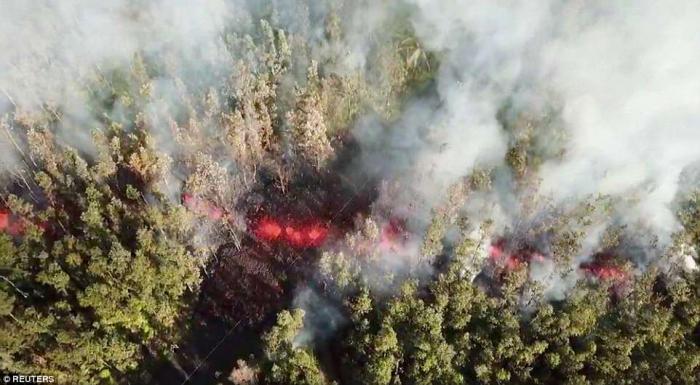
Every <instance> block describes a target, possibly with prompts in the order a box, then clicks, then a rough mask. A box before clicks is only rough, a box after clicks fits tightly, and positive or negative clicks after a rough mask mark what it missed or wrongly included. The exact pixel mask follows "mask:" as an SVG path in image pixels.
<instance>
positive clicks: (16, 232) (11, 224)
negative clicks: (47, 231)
mask: <svg viewBox="0 0 700 385" xmlns="http://www.w3.org/2000/svg"><path fill="white" fill-rule="evenodd" d="M24 221H25V220H24V219H22V218H17V217H13V215H12V213H10V212H9V211H7V210H0V232H4V233H6V234H9V235H11V236H13V237H19V236H21V235H24V233H25V232H26V231H27V225H26V224H25V222H24ZM39 226H40V227H42V226H41V224H40V225H39ZM42 228H43V227H42Z"/></svg>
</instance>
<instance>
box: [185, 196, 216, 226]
mask: <svg viewBox="0 0 700 385" xmlns="http://www.w3.org/2000/svg"><path fill="white" fill-rule="evenodd" d="M182 203H183V204H184V205H185V207H187V209H188V210H190V211H192V212H194V213H196V214H199V215H204V216H206V217H207V218H209V219H211V220H213V221H218V220H220V219H221V218H223V216H224V210H223V209H221V207H218V206H216V205H215V204H213V203H211V202H209V201H207V200H206V199H202V198H199V197H196V196H194V195H192V194H182Z"/></svg>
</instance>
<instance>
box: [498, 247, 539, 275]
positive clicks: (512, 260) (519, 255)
mask: <svg viewBox="0 0 700 385" xmlns="http://www.w3.org/2000/svg"><path fill="white" fill-rule="evenodd" d="M489 260H490V261H491V263H492V264H493V265H496V266H501V267H503V268H504V269H506V270H508V271H510V270H515V269H518V268H520V267H521V266H523V265H526V264H529V263H531V262H538V263H541V262H544V256H543V255H542V254H540V253H539V252H537V251H534V250H532V249H531V248H520V249H518V250H515V251H510V250H507V249H506V241H505V239H499V240H497V241H496V242H494V243H492V244H491V245H490V246H489Z"/></svg>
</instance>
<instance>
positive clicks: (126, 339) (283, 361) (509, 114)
mask: <svg viewBox="0 0 700 385" xmlns="http://www.w3.org/2000/svg"><path fill="white" fill-rule="evenodd" d="M346 7H350V5H346ZM343 12H344V10H343V9H338V10H335V11H332V12H329V13H328V14H327V15H326V17H325V19H324V20H322V22H321V23H320V24H321V25H323V33H324V41H325V42H326V44H327V46H324V47H323V49H316V48H318V47H315V46H314V47H312V46H311V44H316V43H314V42H310V41H308V40H307V39H306V37H305V36H301V35H295V34H294V33H293V32H288V31H285V30H284V29H283V25H277V24H276V23H275V21H274V17H268V16H269V14H268V12H266V11H265V12H262V14H261V15H260V16H261V18H262V21H260V22H259V23H257V24H256V26H255V28H254V29H253V31H249V33H248V34H236V33H233V32H232V33H231V34H230V35H228V36H226V39H224V40H225V41H226V49H227V53H228V54H229V55H230V56H231V60H230V61H231V68H229V71H228V72H226V73H215V76H214V77H215V78H216V80H215V81H213V82H205V81H194V80H192V79H188V78H179V77H178V75H177V74H176V73H175V72H173V73H171V72H169V70H170V68H169V66H168V63H167V62H166V63H163V62H161V58H158V57H149V56H148V55H146V54H144V55H137V56H136V57H135V58H134V59H133V61H132V63H131V66H130V68H126V69H125V68H120V69H116V70H114V71H110V72H107V73H105V72H101V71H96V72H95V74H94V76H93V77H92V78H91V80H90V82H89V84H86V85H85V94H86V100H88V101H89V104H88V105H87V106H86V107H85V109H86V110H88V111H89V115H90V117H91V119H90V120H88V121H89V122H90V124H94V126H89V127H88V126H86V127H79V130H78V131H80V132H87V131H90V130H92V135H91V136H90V139H89V140H84V141H81V142H80V143H77V141H76V142H75V143H74V142H71V141H70V140H66V138H65V132H73V131H69V130H68V129H67V128H66V125H68V124H80V122H76V121H70V122H67V121H65V120H64V112H63V111H62V110H61V107H60V106H54V105H50V104H47V105H46V106H44V108H42V109H40V110H39V111H36V110H32V111H25V110H22V109H21V108H20V107H18V106H15V108H14V109H13V110H12V111H11V112H9V113H7V114H6V115H5V116H4V118H3V120H2V122H0V125H2V130H3V131H4V133H3V135H5V136H6V138H7V140H9V141H10V143H11V144H12V146H13V148H14V149H15V150H16V152H17V156H18V159H19V160H20V162H19V166H18V167H16V168H12V169H8V170H7V172H5V174H4V175H3V182H2V191H1V193H0V196H1V197H2V202H0V231H1V232H0V371H3V372H12V373H32V374H39V373H41V374H45V375H54V376H56V377H57V381H58V383H66V384H122V383H150V382H155V381H157V378H155V377H157V374H154V373H151V372H149V370H151V369H152V367H153V366H152V365H153V362H161V361H167V362H171V361H177V359H176V358H173V357H176V356H177V351H178V348H179V344H181V343H182V341H184V340H185V337H186V335H187V334H188V333H189V332H190V330H189V329H188V328H189V327H190V326H188V325H190V324H189V321H191V320H192V319H197V318H199V317H211V316H212V314H211V312H208V311H206V310H204V311H202V309H201V307H202V304H206V303H207V302H208V301H207V298H206V296H207V292H206V291H202V290H201V288H202V287H205V286H206V285H207V284H208V282H209V284H211V280H213V279H221V278H220V277H221V274H216V271H214V270H216V269H224V268H222V267H221V263H220V262H219V261H220V260H221V261H224V263H226V261H228V260H229V259H226V258H241V259H236V261H238V262H235V263H238V264H240V266H241V269H242V271H244V273H243V274H246V275H250V276H252V277H253V280H257V281H260V280H265V282H264V283H265V284H264V285H254V286H252V287H253V288H251V289H249V290H250V292H246V293H243V292H236V290H245V287H244V286H235V285H233V286H231V285H228V286H225V287H226V288H228V289H227V290H229V291H230V292H225V293H223V294H222V295H225V296H227V299H228V300H232V301H233V302H236V303H237V304H238V305H236V306H243V311H242V312H241V311H240V308H238V310H237V312H238V314H228V315H224V316H222V319H223V320H224V322H230V323H231V324H232V325H237V323H236V321H237V320H238V321H240V319H237V318H236V316H239V318H240V315H241V314H244V315H245V316H246V317H248V318H250V319H245V320H243V321H246V322H247V323H250V324H252V325H253V326H252V327H253V330H255V331H256V332H258V331H259V332H260V338H259V343H260V349H257V350H259V351H258V352H257V353H258V354H256V355H255V356H253V357H230V363H231V365H233V367H232V368H231V367H230V366H229V369H232V371H231V372H230V375H228V373H227V374H225V375H223V376H220V378H219V381H220V383H222V384H224V383H226V384H228V383H233V384H237V385H242V384H280V385H295V384H333V383H336V384H377V385H379V384H387V385H389V384H392V385H393V384H417V385H418V384H691V383H697V382H699V381H700V272H698V270H697V269H693V268H688V269H686V268H683V267H682V266H680V265H678V264H677V261H676V260H675V259H674V258H675V257H676V256H678V255H690V258H697V255H695V254H694V252H693V251H692V250H695V248H697V247H700V195H697V194H695V195H693V194H691V195H689V196H684V197H682V199H681V200H682V201H683V202H684V203H683V204H682V205H680V209H679V212H678V218H679V221H680V223H681V224H682V226H683V230H682V231H679V232H678V233H676V234H675V235H674V239H673V241H672V242H671V246H670V247H669V248H668V250H662V251H659V252H658V255H657V256H655V257H656V259H655V260H654V261H652V262H649V263H647V264H646V265H642V264H640V263H638V262H635V261H633V258H632V257H631V255H630V253H629V252H627V251H626V250H627V248H628V246H629V245H630V244H641V243H644V242H647V240H646V239H642V240H636V239H635V238H634V237H635V236H637V235H638V234H645V233H644V231H642V230H640V231H636V230H634V231H633V230H632V229H631V228H628V227H626V226H624V225H620V224H616V223H615V224H610V223H609V222H607V221H606V220H604V218H610V217H612V215H613V212H614V208H613V207H614V206H615V203H616V199H618V198H614V197H591V198H590V199H589V200H587V201H585V202H583V203H577V204H575V205H572V206H571V207H562V206H559V205H556V204H550V203H549V202H547V201H546V199H545V198H543V197H539V196H538V194H537V172H538V167H539V165H540V164H541V163H542V161H543V159H548V158H555V157H557V156H559V155H560V154H559V153H557V152H556V151H549V152H547V151H544V150H542V146H541V143H542V142H544V141H547V140H548V141H550V142H551V141H554V142H557V141H565V140H566V139H565V138H564V137H563V136H561V135H562V130H561V127H559V126H558V124H559V122H558V121H557V114H558V110H557V108H555V107H556V106H555V107H552V108H551V109H550V110H547V111H546V113H540V114H529V113H530V111H521V110H517V109H516V107H513V106H511V105H510V104H509V103H508V101H504V103H503V108H502V110H501V111H499V117H498V118H499V121H500V122H501V124H502V129H503V132H504V133H505V135H507V136H508V137H509V142H510V148H509V149H508V151H507V153H506V154H505V156H504V159H503V164H502V165H501V166H499V167H497V168H495V169H478V170H472V171H471V172H470V174H469V175H467V176H466V177H464V178H461V179H460V180H459V181H458V182H457V183H455V184H454V185H453V186H452V187H451V188H450V189H449V191H447V192H446V194H445V196H444V202H438V203H435V202H433V203H435V204H432V205H430V207H431V208H432V210H430V213H431V214H430V215H431V217H430V218H429V219H427V220H426V222H427V223H426V224H425V226H424V232H423V233H420V234H409V231H408V230H405V229H403V226H402V225H401V224H400V223H399V224H396V223H394V222H392V223H391V224H390V226H389V227H390V228H391V229H392V231H393V232H394V233H395V234H390V236H389V238H392V237H393V238H399V239H398V240H396V239H389V240H388V241H386V240H382V239H381V238H382V237H385V234H383V232H384V231H386V229H382V224H381V222H387V221H390V217H392V215H393V214H392V213H391V209H390V208H388V206H389V205H388V204H387V203H386V202H383V201H381V200H380V201H377V202H375V203H374V205H373V206H372V207H369V208H367V210H364V211H359V210H358V212H355V213H350V214H352V215H354V217H351V218H350V220H349V221H350V222H353V223H354V224H355V225H354V228H353V229H352V230H350V231H348V232H347V233H346V234H342V235H340V236H338V240H337V242H335V244H334V245H331V246H327V247H324V248H323V250H320V249H312V250H305V251H304V253H305V254H304V256H305V258H307V259H305V262H303V263H298V262H297V261H298V259H299V258H298V253H297V252H296V251H290V250H289V249H288V248H285V247H278V248H268V249H263V250H265V252H267V253H270V254H275V255H274V256H271V257H270V260H272V261H274V262H270V260H267V259H255V258H258V257H255V258H253V257H246V256H245V255H243V257H239V255H240V253H237V254H235V257H230V256H229V257H225V255H224V254H223V252H221V250H249V248H250V247H253V246H250V244H251V242H254V240H253V238H254V237H251V234H250V231H249V226H250V223H249V218H248V217H247V216H248V215H249V211H250V210H251V208H250V207H251V205H255V204H256V203H255V202H257V201H256V200H255V199H257V198H259V196H260V195H261V194H259V192H260V191H261V190H265V189H267V190H270V189H269V188H268V186H270V185H274V186H275V187H274V190H275V191H276V194H277V195H275V196H277V197H279V196H281V197H284V194H286V193H289V194H291V192H290V191H294V189H293V188H292V187H291V186H293V185H294V181H295V180H297V179H303V178H309V176H310V175H311V177H312V178H313V177H318V178H323V175H326V174H327V173H328V172H329V170H331V171H332V170H333V169H332V168H333V167H336V166H337V163H335V161H336V160H337V158H339V157H340V154H342V153H343V151H344V150H345V149H346V147H345V146H348V143H351V142H352V140H350V139H348V137H350V136H352V132H351V130H352V128H353V127H354V126H355V125H356V124H358V122H359V121H360V120H361V119H362V118H363V117H366V116H372V117H373V119H376V120H377V121H379V122H380V123H379V124H380V125H381V126H382V127H385V128H386V129H387V130H400V129H401V126H400V124H398V123H397V122H400V120H399V116H400V114H401V111H402V109H403V108H405V107H406V105H407V103H410V101H411V98H413V97H416V96H417V95H424V94H430V93H431V92H432V89H433V88H434V87H435V84H434V83H433V80H434V77H435V76H436V74H437V71H439V62H440V53H439V52H428V51H426V50H424V48H423V46H422V44H421V42H420V41H419V40H418V38H417V37H416V36H415V35H414V31H413V30H412V28H411V26H410V23H409V22H408V21H407V20H405V19H401V18H397V20H393V21H392V23H388V24H387V25H385V26H383V27H382V28H380V30H379V31H375V34H376V36H374V37H373V39H371V41H370V43H369V44H370V47H369V48H370V49H369V50H368V56H367V60H368V62H367V63H366V65H365V66H364V67H362V68H355V69H353V70H352V71H349V70H347V69H344V68H343V67H342V65H340V64H339V62H340V61H341V59H342V57H343V55H344V52H343V50H342V47H343V46H344V44H347V43H346V42H345V40H344V39H346V38H348V37H347V36H346V35H345V33H344V27H343V24H342V20H341V17H339V15H340V14H343ZM164 79H166V80H164ZM163 84H167V86H165V87H164V86H163ZM165 90H167V92H166V91H165ZM95 126H96V127H95ZM70 129H71V130H72V129H74V128H70ZM61 133H63V134H61ZM545 137H546V138H547V139H545ZM553 138H554V139H556V140H553ZM83 142H89V143H90V144H84V143H83ZM341 161H342V159H341ZM503 174H507V175H509V176H510V177H511V178H512V180H513V181H514V183H513V185H514V186H515V187H514V188H515V189H516V190H517V197H518V202H517V205H518V207H519V209H520V210H522V212H523V213H524V214H523V217H524V218H523V223H526V225H523V226H521V227H516V228H512V229H508V231H507V232H506V233H505V234H499V236H504V237H511V238H513V239H515V238H523V239H527V240H532V239H537V240H541V239H546V240H547V243H548V245H549V250H548V253H547V254H548V255H549V256H550V257H551V260H552V261H553V263H554V265H555V266H556V267H554V273H553V274H560V275H562V276H566V275H567V274H569V273H571V269H572V266H573V264H572V261H573V260H574V259H575V257H576V256H577V255H578V253H579V252H580V251H581V249H582V247H583V246H582V244H583V242H584V240H585V237H586V234H588V233H589V232H592V231H593V227H594V226H595V225H597V224H600V223H607V224H608V225H607V226H606V229H605V236H604V237H603V239H604V242H602V243H601V245H599V247H598V250H597V251H600V252H601V253H607V254H614V258H613V259H614V261H613V263H614V265H615V266H616V268H619V271H620V273H616V274H619V275H624V278H619V277H618V275H614V276H613V277H612V279H610V278H611V277H609V276H601V275H594V276H590V275H585V276H582V277H579V278H580V279H578V280H577V281H576V282H574V283H573V284H571V285H570V286H571V287H567V288H566V290H563V291H564V293H563V294H561V295H552V293H551V292H550V291H548V288H547V287H543V286H542V284H541V282H538V281H537V280H533V279H530V278H531V277H530V266H531V265H532V263H531V261H521V262H522V263H520V262H519V263H513V266H510V267H509V268H504V267H503V266H496V265H494V266H491V264H493V262H492V261H490V260H489V257H488V255H486V256H485V253H486V254H488V252H485V251H484V249H485V248H486V245H487V244H489V242H493V241H494V239H491V236H492V234H491V233H490V232H489V231H490V230H489V229H490V226H491V225H492V223H491V221H490V220H483V218H472V217H470V216H469V214H468V213H467V212H466V211H465V210H461V208H462V207H463V206H464V205H465V204H466V203H467V202H469V201H470V199H472V198H474V200H475V201H478V200H479V199H480V197H483V196H484V194H489V193H490V192H492V191H493V189H494V186H493V182H494V180H495V179H496V178H497V175H503ZM374 182H376V183H377V186H376V187H375V188H374V190H373V191H374V192H375V193H376V194H378V195H381V196H382V197H384V199H390V198H391V196H392V194H394V190H400V189H401V186H396V185H394V184H393V183H394V182H396V181H392V180H382V181H376V180H374V179H372V183H374ZM396 183H398V182H396ZM377 191H380V192H379V193H377ZM256 197H257V198H256ZM280 199H282V198H280ZM289 199H290V200H293V199H295V198H291V197H290V198H289ZM251 202H253V203H251ZM341 203H343V204H342V205H341V210H339V211H342V210H345V209H346V207H347V204H345V203H346V202H341ZM542 213H546V214H545V215H543V214H542ZM350 214H348V215H350ZM601 218H603V219H601ZM403 219H405V218H403ZM336 220H337V218H336ZM474 234H477V235H474ZM409 236H410V237H415V238H418V239H419V241H415V239H414V240H413V241H414V242H415V243H419V244H420V245H419V246H418V247H416V248H415V249H410V247H408V246H406V247H407V248H408V249H410V250H413V251H412V252H413V253H414V254H416V255H414V257H415V258H414V259H409V260H407V261H406V262H405V263H404V262H401V263H399V264H401V265H404V266H401V267H400V268H395V266H391V264H390V263H387V261H386V260H385V259H383V257H382V256H381V255H380V254H382V247H385V246H381V245H380V246H377V245H378V244H380V243H381V242H393V243H395V245H394V244H392V245H389V246H386V247H389V248H390V249H391V248H394V247H396V248H401V247H403V246H402V243H403V242H404V240H402V239H401V238H402V237H409ZM639 236H640V237H642V236H641V235H639ZM649 243H653V241H649ZM256 250H257V249H256ZM384 251H386V249H385V250H384ZM392 251H393V249H392ZM657 251H658V250H657ZM256 252H258V251H256ZM285 253H286V254H285ZM291 253H294V254H293V255H292V254H291ZM278 254H279V255H278ZM246 258H248V259H246ZM241 261H242V262H241ZM231 263H233V262H231ZM280 263H281V264H282V265H284V264H301V265H302V268H303V269H304V270H305V273H304V274H301V275H300V274H293V273H292V272H291V271H290V270H286V269H285V268H284V267H279V265H280ZM273 264H274V265H273ZM237 266H238V265H237ZM482 267H485V269H483V271H482ZM616 271H617V270H616ZM223 276H224V277H226V275H223ZM217 277H219V278H217ZM300 277H303V279H304V280H306V281H305V282H297V281H295V280H299V279H300ZM238 278H240V277H238ZM238 278H237V279H238ZM246 279H248V278H246V277H244V279H242V281H245V282H248V281H246ZM208 280H209V281H208ZM257 281H256V282H257ZM297 285H298V286H304V287H306V288H307V289H308V290H310V291H312V292H313V293H314V295H315V296H316V297H314V298H316V299H318V301H320V302H322V305H321V306H323V307H327V308H329V309H331V310H332V313H333V314H337V315H336V316H335V318H334V319H336V320H337V319H341V320H342V321H340V322H336V324H335V325H333V326H332V327H331V325H330V324H329V323H330V320H328V319H324V318H323V315H319V314H310V313H306V314H305V312H304V310H301V309H299V308H298V306H296V304H297V302H295V301H294V298H292V297H293V294H294V293H296V292H297V291H296V289H297ZM261 287H262V288H268V289H269V288H278V287H279V288H284V289H285V290H288V292H287V294H289V295H268V294H269V293H267V292H260V291H259V290H260V288H261ZM231 288H233V289H231ZM287 288H290V289H287ZM263 290H265V289H263ZM275 290H278V289H275ZM279 290H282V289H279ZM256 297H258V298H264V299H265V301H267V300H269V299H270V298H272V301H276V303H275V304H274V306H271V307H268V306H266V305H260V304H258V303H255V301H256ZM237 298H238V299H239V298H244V299H245V301H241V300H239V301H235V299H237ZM260 301H261V302H262V299H261V300H260ZM241 304H242V305H241ZM278 308H283V310H281V311H279V312H278V313H277V314H276V315H272V316H273V318H274V317H276V318H275V319H276V322H274V325H270V323H265V320H266V318H265V317H266V316H267V317H268V318H269V317H270V314H266V311H269V310H270V309H278ZM253 313H255V316H252V315H251V314H253ZM202 314H206V315H202ZM220 315H221V314H217V316H220ZM311 318H314V319H311ZM319 318H320V319H319ZM319 325H321V326H319ZM268 326H269V327H268ZM326 326H327V330H321V331H319V330H314V329H324V328H326ZM181 359H182V357H180V360H181ZM205 359H206V358H205ZM180 364H183V366H188V367H191V366H195V365H186V364H185V363H182V362H180Z"/></svg>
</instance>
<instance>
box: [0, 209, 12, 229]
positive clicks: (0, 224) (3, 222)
mask: <svg viewBox="0 0 700 385" xmlns="http://www.w3.org/2000/svg"><path fill="white" fill-rule="evenodd" d="M8 226H10V213H8V212H6V211H0V231H5V229H7V227H8Z"/></svg>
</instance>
